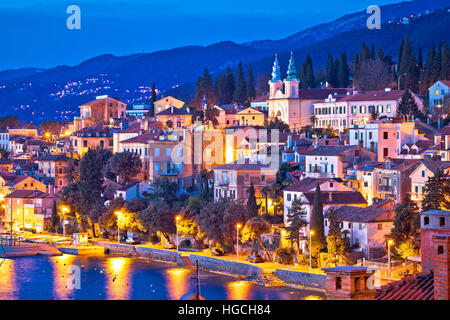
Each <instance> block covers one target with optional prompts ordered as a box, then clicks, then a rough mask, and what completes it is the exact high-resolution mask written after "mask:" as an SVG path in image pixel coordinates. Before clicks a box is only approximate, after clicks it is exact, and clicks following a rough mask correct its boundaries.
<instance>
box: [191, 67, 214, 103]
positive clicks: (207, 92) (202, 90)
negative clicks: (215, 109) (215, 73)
mask: <svg viewBox="0 0 450 320" xmlns="http://www.w3.org/2000/svg"><path fill="white" fill-rule="evenodd" d="M204 96H206V100H207V101H208V102H209V103H216V100H217V96H216V90H215V87H214V84H213V81H212V77H211V74H210V73H209V71H208V69H206V68H205V69H204V70H203V74H202V75H201V76H200V77H199V78H198V80H197V87H196V89H195V99H194V104H195V105H196V106H197V107H199V106H200V105H201V102H202V100H203V97H204Z"/></svg>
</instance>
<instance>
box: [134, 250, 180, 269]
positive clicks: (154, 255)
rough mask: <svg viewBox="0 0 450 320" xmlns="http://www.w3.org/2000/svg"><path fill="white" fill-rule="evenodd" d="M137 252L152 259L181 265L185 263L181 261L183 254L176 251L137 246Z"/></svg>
mask: <svg viewBox="0 0 450 320" xmlns="http://www.w3.org/2000/svg"><path fill="white" fill-rule="evenodd" d="M136 252H137V254H138V256H139V257H144V258H148V259H151V260H159V261H165V262H173V263H177V264H179V265H183V262H182V261H181V255H180V253H179V252H176V251H170V250H162V249H155V248H149V247H144V246H136Z"/></svg>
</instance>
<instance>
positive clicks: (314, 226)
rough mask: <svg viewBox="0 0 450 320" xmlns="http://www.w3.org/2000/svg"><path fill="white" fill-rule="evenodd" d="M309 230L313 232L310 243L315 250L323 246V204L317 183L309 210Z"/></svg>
mask: <svg viewBox="0 0 450 320" xmlns="http://www.w3.org/2000/svg"><path fill="white" fill-rule="evenodd" d="M310 230H312V231H313V232H314V235H313V236H312V243H314V246H315V248H316V250H317V251H320V250H322V249H323V248H325V235H324V220H323V204H322V194H321V192H320V186H319V184H317V186H316V192H315V194H314V204H313V208H312V212H311V221H310Z"/></svg>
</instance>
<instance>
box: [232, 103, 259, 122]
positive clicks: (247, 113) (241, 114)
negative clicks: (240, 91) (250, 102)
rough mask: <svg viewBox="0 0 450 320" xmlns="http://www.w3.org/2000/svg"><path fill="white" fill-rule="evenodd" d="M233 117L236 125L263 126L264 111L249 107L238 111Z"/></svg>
mask: <svg viewBox="0 0 450 320" xmlns="http://www.w3.org/2000/svg"><path fill="white" fill-rule="evenodd" d="M235 119H236V123H237V125H238V126H264V113H262V112H261V111H258V110H255V109H252V108H250V107H248V108H245V109H243V110H241V111H238V112H237V113H236V115H235Z"/></svg>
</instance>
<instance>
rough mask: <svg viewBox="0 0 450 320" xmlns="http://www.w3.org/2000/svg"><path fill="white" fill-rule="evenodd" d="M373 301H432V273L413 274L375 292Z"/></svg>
mask: <svg viewBox="0 0 450 320" xmlns="http://www.w3.org/2000/svg"><path fill="white" fill-rule="evenodd" d="M375 300H434V277H433V273H431V272H430V273H427V274H424V273H422V274H415V275H412V276H407V277H405V278H403V279H402V280H399V281H396V282H392V283H390V284H388V285H385V286H383V287H381V288H380V289H378V290H377V291H376V292H375Z"/></svg>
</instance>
